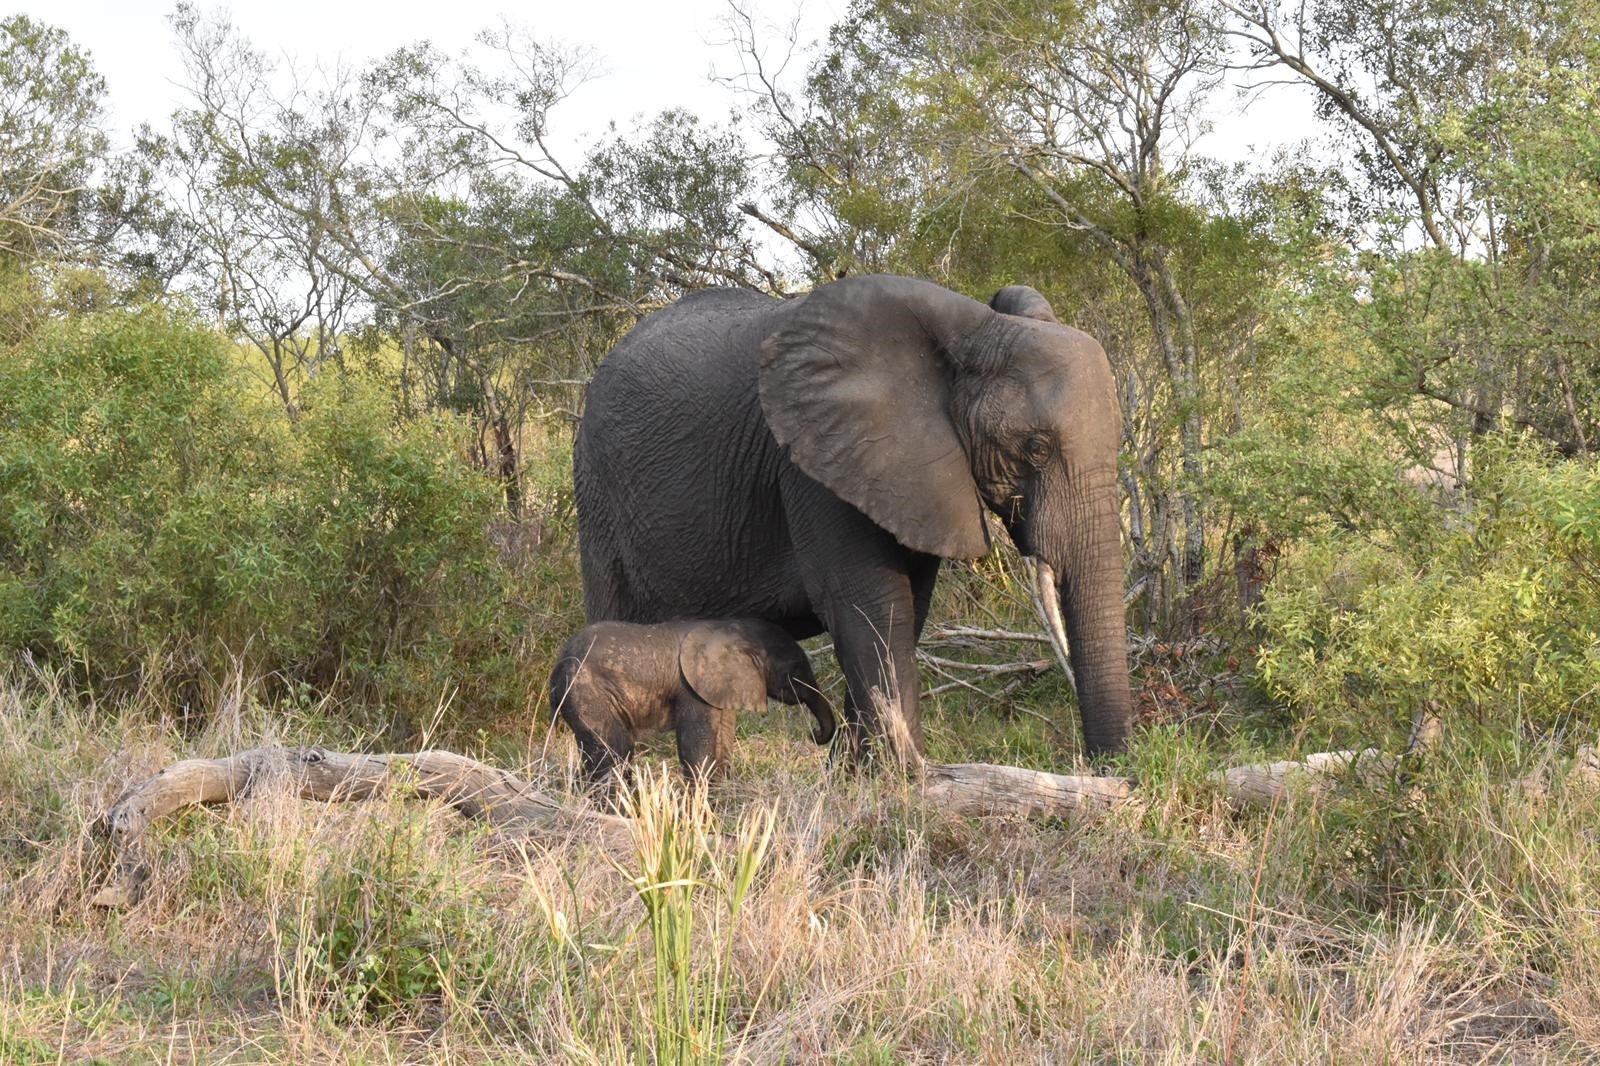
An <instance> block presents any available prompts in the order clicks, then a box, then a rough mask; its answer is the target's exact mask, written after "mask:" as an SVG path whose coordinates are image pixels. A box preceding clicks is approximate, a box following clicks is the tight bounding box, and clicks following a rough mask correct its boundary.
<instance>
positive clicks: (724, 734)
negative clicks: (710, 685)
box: [672, 692, 734, 781]
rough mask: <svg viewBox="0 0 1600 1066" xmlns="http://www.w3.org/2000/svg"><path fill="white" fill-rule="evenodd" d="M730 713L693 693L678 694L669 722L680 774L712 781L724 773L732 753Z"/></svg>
mask: <svg viewBox="0 0 1600 1066" xmlns="http://www.w3.org/2000/svg"><path fill="white" fill-rule="evenodd" d="M733 715H734V712H733V711H732V710H730V709H728V708H724V707H713V706H711V705H710V704H709V703H706V702H705V701H704V700H701V699H698V698H696V697H695V696H694V694H693V693H690V692H683V693H680V694H679V695H678V698H677V700H676V701H675V704H674V707H673V713H672V725H673V730H674V732H676V733H677V735H678V760H679V762H681V763H682V764H683V772H684V775H685V776H686V777H688V778H690V779H691V780H692V779H694V778H695V777H699V776H704V777H705V778H707V779H708V780H712V781H716V780H720V779H721V778H723V777H726V776H727V774H728V759H729V756H730V755H732V753H733Z"/></svg>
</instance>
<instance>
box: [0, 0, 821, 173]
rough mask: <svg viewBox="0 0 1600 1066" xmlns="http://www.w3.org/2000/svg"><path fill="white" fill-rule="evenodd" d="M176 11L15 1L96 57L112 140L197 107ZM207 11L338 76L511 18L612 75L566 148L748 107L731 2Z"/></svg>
mask: <svg viewBox="0 0 1600 1066" xmlns="http://www.w3.org/2000/svg"><path fill="white" fill-rule="evenodd" d="M846 6H847V0H806V2H805V3H804V4H803V5H800V4H797V3H796V2H795V0H769V2H766V3H762V4H760V6H759V8H758V11H759V12H760V14H759V16H758V17H762V18H774V19H781V20H783V21H785V22H786V21H788V20H789V19H791V18H793V16H794V12H795V11H796V10H799V11H800V12H801V15H802V26H803V36H802V40H812V39H817V38H820V37H822V36H823V35H824V34H825V33H826V32H827V28H828V26H829V25H830V24H831V23H832V22H833V21H834V20H835V19H837V18H838V17H839V16H840V15H842V14H843V12H844V10H845V8H846ZM174 7H175V3H174V2H171V0H21V3H20V4H15V0H14V3H13V10H18V9H20V10H21V11H22V12H23V13H25V14H28V15H30V16H32V17H34V18H37V19H39V20H40V21H42V22H46V23H49V24H51V25H54V26H59V27H60V28H62V29H64V30H66V31H67V33H68V34H70V35H71V37H72V39H73V41H74V42H75V43H76V44H78V45H79V46H81V47H84V48H87V49H88V50H89V52H90V53H91V54H92V56H93V59H94V64H95V68H96V69H97V70H99V72H100V73H101V74H102V75H103V76H104V77H105V79H106V81H107V83H108V84H109V87H110V94H109V95H110V110H111V114H110V115H109V116H108V120H109V121H108V123H107V125H108V126H109V129H108V130H107V132H108V133H111V134H112V135H113V136H119V135H121V134H123V133H124V132H125V131H126V130H128V129H131V128H132V127H133V126H135V125H137V124H138V123H140V122H144V121H148V122H151V123H152V124H153V125H155V126H157V127H158V128H162V127H164V126H165V119H166V117H167V116H168V115H169V114H171V112H172V111H173V110H174V109H175V108H177V107H178V106H180V105H181V104H183V103H185V100H184V93H183V90H182V89H181V88H180V87H179V85H178V84H177V82H178V81H179V80H180V79H181V78H182V75H183V70H182V65H181V63H180V60H179V58H178V51H177V47H176V45H175V43H174V41H175V38H174V35H173V32H172V28H171V26H170V25H169V24H168V21H167V19H168V16H169V15H170V14H171V12H172V10H173V8H174ZM197 7H199V9H200V10H201V12H202V13H210V12H212V11H214V10H218V9H221V10H225V11H226V12H227V15H228V18H229V20H230V21H231V22H232V23H233V25H234V26H235V27H237V28H238V29H239V30H240V31H241V32H242V34H243V35H244V37H245V38H246V39H247V40H249V41H250V42H251V43H252V44H253V45H254V46H255V47H257V48H258V49H260V50H261V51H263V52H265V53H266V54H267V55H269V56H272V57H274V58H276V59H279V60H280V61H281V60H282V59H284V58H286V57H291V56H292V57H297V58H298V59H299V60H301V61H303V62H304V63H305V64H307V65H309V63H310V62H311V61H313V60H316V61H320V62H322V63H323V64H325V65H333V64H335V63H339V62H342V63H343V64H345V65H347V66H359V65H361V64H362V63H364V62H365V61H366V60H369V59H372V58H374V57H377V56H381V55H383V54H385V53H387V52H389V51H392V50H393V49H395V48H397V47H400V46H401V45H406V44H411V43H414V42H416V41H419V40H431V41H432V42H433V43H434V44H435V45H437V46H438V47H439V48H440V50H441V51H443V52H445V53H446V54H451V55H453V54H456V53H459V52H460V51H462V50H463V49H465V48H466V47H467V46H468V45H469V44H471V43H472V39H473V36H474V35H475V34H476V33H477V32H478V31H479V30H482V29H485V28H489V27H495V26H499V25H500V24H501V22H502V21H509V22H510V23H511V24H512V25H513V26H524V27H527V28H528V29H530V30H531V31H532V32H533V34H534V36H536V37H537V38H539V39H540V40H542V41H547V42H559V43H562V44H566V45H579V46H584V47H587V48H588V49H590V50H591V51H592V52H593V54H594V56H595V58H596V59H597V60H598V73H599V76H598V77H596V78H595V79H594V80H592V81H590V82H588V83H587V84H585V85H584V86H583V87H582V88H580V89H579V90H578V92H577V93H576V94H575V95H574V96H573V97H572V98H571V99H569V100H568V101H566V102H564V103H563V104H561V106H560V107H558V108H557V109H556V111H555V113H554V120H555V125H556V132H557V134H558V135H559V137H560V138H561V139H565V140H568V141H576V142H580V143H585V144H586V143H588V142H590V141H592V140H594V139H595V138H596V137H598V136H599V135H600V134H601V133H603V132H604V130H605V127H606V124H607V123H608V122H611V121H616V122H617V124H618V125H619V126H623V127H624V128H626V126H627V125H628V124H629V122H630V121H631V120H632V119H633V118H635V117H636V116H641V115H653V114H655V113H656V112H658V111H660V110H661V109H662V108H665V107H670V106H681V107H687V108H689V109H690V110H692V111H695V112H697V113H699V114H701V115H703V116H705V117H706V118H713V119H722V118H725V117H726V116H727V114H728V112H729V110H730V109H731V108H733V107H734V106H735V104H736V101H735V100H734V99H733V97H732V96H731V95H730V94H729V93H728V91H727V90H726V89H724V88H723V87H721V86H718V85H714V84H712V83H711V82H710V80H709V78H708V75H709V73H710V71H711V67H712V64H713V62H715V63H717V65H718V67H719V69H722V70H724V71H728V70H731V69H732V68H733V66H734V61H733V55H732V53H731V52H729V51H728V50H726V49H724V48H720V47H718V46H717V42H720V41H722V40H724V39H725V38H726V36H727V34H726V32H725V31H724V30H723V29H722V28H721V24H720V20H721V19H722V17H723V15H724V14H725V13H726V12H727V10H728V8H727V3H726V0H559V2H556V0H531V2H526V3H523V4H520V5H519V4H515V3H509V2H507V0H446V2H444V3H440V2H438V0H391V2H387V3H385V2H382V0H271V2H266V0H234V2H233V3H225V4H220V5H219V4H216V3H212V2H207V0H200V2H199V3H198V4H197Z"/></svg>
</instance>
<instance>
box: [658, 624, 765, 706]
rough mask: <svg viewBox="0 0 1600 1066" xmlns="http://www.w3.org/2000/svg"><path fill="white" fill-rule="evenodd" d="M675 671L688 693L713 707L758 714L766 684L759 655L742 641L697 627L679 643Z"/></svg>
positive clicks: (721, 632)
mask: <svg viewBox="0 0 1600 1066" xmlns="http://www.w3.org/2000/svg"><path fill="white" fill-rule="evenodd" d="M678 669H679V670H681V671H682V672H683V680H684V683H685V684H687V685H688V686H689V688H690V690H691V691H692V692H693V693H694V694H695V695H696V696H699V697H700V698H701V699H702V700H704V701H705V702H706V703H709V704H710V705H711V706H713V707H721V708H724V709H729V710H733V709H740V710H761V709H762V708H764V707H766V705H767V681H766V677H765V676H764V672H763V671H762V669H761V658H760V653H759V652H758V651H757V650H756V649H755V648H754V647H753V646H752V645H751V644H750V642H749V641H748V640H746V639H745V638H743V637H741V636H739V635H737V634H733V633H728V632H725V631H723V630H719V629H715V628H712V627H709V626H707V627H697V628H694V629H691V630H689V632H688V633H686V634H684V637H683V640H681V641H680V642H679V643H678Z"/></svg>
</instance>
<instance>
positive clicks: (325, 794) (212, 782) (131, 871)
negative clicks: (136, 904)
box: [91, 747, 631, 907]
mask: <svg viewBox="0 0 1600 1066" xmlns="http://www.w3.org/2000/svg"><path fill="white" fill-rule="evenodd" d="M269 781H283V782H285V784H286V787H287V790H288V791H289V792H290V793H291V794H293V795H296V796H298V797H299V798H301V799H308V800H320V801H324V802H328V803H338V802H347V801H355V800H363V799H371V798H373V797H376V796H381V795H386V794H389V793H391V792H393V791H395V790H396V789H402V788H403V789H408V790H410V791H411V792H414V793H415V794H416V795H417V796H418V797H420V798H424V799H436V800H439V801H441V802H443V803H445V804H446V805H448V806H450V807H452V808H454V809H455V810H457V811H459V812H460V813H461V814H462V815H464V816H465V817H467V818H470V819H473V820H475V821H482V822H485V823H487V824H489V825H491V826H493V827H494V828H495V829H497V830H499V831H501V832H503V833H506V834H508V835H511V836H524V837H526V836H537V835H540V834H555V833H572V832H580V833H586V834H590V835H598V836H599V837H600V838H602V839H603V840H605V841H606V842H607V843H608V844H615V845H617V846H623V845H625V844H626V843H627V842H628V841H629V840H630V839H631V838H630V836H629V832H630V826H631V822H630V821H629V820H628V819H626V818H622V817H620V816H618V815H613V814H606V813H603V812H601V811H595V810H588V809H582V808H574V807H572V806H570V805H563V804H562V803H560V802H559V801H558V800H556V799H555V798H554V797H552V796H550V795H549V794H548V793H545V792H542V791H540V790H539V789H537V788H535V787H534V786H533V785H531V784H529V783H528V782H526V781H524V780H522V779H521V778H519V777H517V775H515V774H513V773H511V772H509V771H507V770H500V769H496V768H495V767H492V766H489V765H487V764H485V763H481V762H479V761H478V760H476V759H471V758H468V757H467V756H465V755H457V754H456V753H455V752H450V751H421V752H416V753H414V754H379V755H361V754H352V753H345V752H336V751H328V750H326V749H323V748H277V747H270V748H255V749H252V750H250V751H243V752H239V753H238V754H236V755H231V756H228V757H226V758H221V759H185V760H183V761H182V762H177V763H173V764H172V765H171V766H168V767H166V768H164V769H162V770H161V771H160V772H159V773H157V774H155V776H153V777H148V778H145V779H144V780H142V781H139V782H136V783H135V784H133V785H131V786H129V787H128V788H127V789H126V790H124V791H123V793H122V795H121V796H120V797H118V799H117V801H116V803H114V804H112V806H111V808H110V809H109V810H108V811H107V812H106V813H105V815H104V816H103V817H102V818H101V820H100V824H99V826H98V829H99V830H100V832H101V833H102V834H103V835H104V837H105V839H106V841H107V843H108V844H109V847H110V850H111V853H112V859H113V870H114V872H113V874H112V878H111V880H110V883H108V884H107V885H106V887H104V888H102V889H101V890H100V891H99V892H98V893H96V895H95V896H94V898H93V899H92V900H91V903H92V904H93V905H95V906H109V907H116V906H124V905H126V904H127V903H130V902H132V900H133V899H135V898H137V894H138V891H139V887H140V885H141V884H142V882H143V881H144V879H145V877H146V876H147V870H146V868H145V866H144V863H143V862H141V861H140V856H139V851H140V849H139V844H140V842H141V840H142V839H143V837H144V834H145V831H146V830H147V829H149V828H150V825H151V824H152V823H153V822H155V821H157V820H158V819H161V818H164V817H166V816H167V815H169V814H173V813H175V812H177V811H179V810H182V809H184V808H186V807H194V806H199V805H202V804H216V803H232V802H235V801H237V800H239V799H242V798H244V797H245V796H247V795H248V794H249V793H251V792H252V791H258V790H260V789H261V788H262V787H263V786H264V785H266V783H267V782H269Z"/></svg>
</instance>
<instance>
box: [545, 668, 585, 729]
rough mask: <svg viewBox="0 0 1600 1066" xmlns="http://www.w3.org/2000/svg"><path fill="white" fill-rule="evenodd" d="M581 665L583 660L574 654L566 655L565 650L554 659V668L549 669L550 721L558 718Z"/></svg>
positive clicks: (575, 681) (552, 722) (570, 692)
mask: <svg viewBox="0 0 1600 1066" xmlns="http://www.w3.org/2000/svg"><path fill="white" fill-rule="evenodd" d="M582 666H583V660H582V659H579V658H578V657H577V656H575V655H568V654H567V653H566V652H565V651H563V652H562V654H561V657H560V658H559V659H557V660H556V666H555V669H554V670H552V671H550V721H551V724H554V723H555V720H556V719H557V718H560V717H561V716H562V715H561V711H562V708H564V707H565V706H566V705H567V701H568V700H569V699H571V697H572V686H573V685H575V684H576V683H577V680H578V671H579V669H581V668H582Z"/></svg>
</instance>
